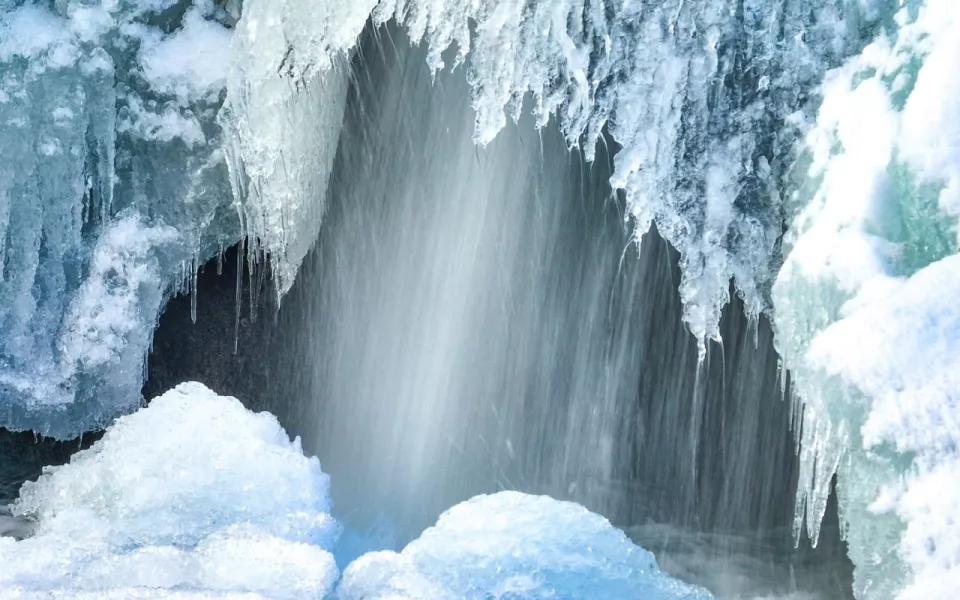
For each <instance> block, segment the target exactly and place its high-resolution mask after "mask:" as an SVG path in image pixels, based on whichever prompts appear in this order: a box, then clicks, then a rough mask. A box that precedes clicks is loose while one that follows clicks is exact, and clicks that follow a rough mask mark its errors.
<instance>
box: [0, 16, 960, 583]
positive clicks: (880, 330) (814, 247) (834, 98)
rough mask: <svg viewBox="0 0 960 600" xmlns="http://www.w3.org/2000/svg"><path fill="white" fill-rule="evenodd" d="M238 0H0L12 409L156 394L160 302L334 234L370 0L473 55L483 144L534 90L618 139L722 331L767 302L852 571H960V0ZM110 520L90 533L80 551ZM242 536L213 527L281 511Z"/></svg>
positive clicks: (0, 402) (54, 425)
mask: <svg viewBox="0 0 960 600" xmlns="http://www.w3.org/2000/svg"><path fill="white" fill-rule="evenodd" d="M238 7H239V2H234V1H227V2H215V1H214V0H196V1H195V2H188V1H186V0H143V1H136V0H102V1H101V2H90V1H87V0H57V1H56V2H39V1H31V0H27V1H26V2H24V1H21V0H13V1H12V2H11V1H10V0H0V140H2V143H0V165H2V166H0V426H5V427H11V428H17V429H34V430H36V431H38V432H42V433H46V434H52V435H56V436H61V437H67V436H71V435H74V434H76V433H79V432H81V431H84V430H87V429H90V428H93V427H97V426H101V425H104V424H106V423H108V422H109V421H110V420H111V419H112V418H114V417H115V416H116V415H117V414H120V413H123V412H128V411H130V410H132V409H133V408H135V407H136V406H137V404H138V402H139V394H138V388H139V385H140V382H141V379H142V376H143V356H144V353H145V352H146V350H147V348H148V347H149V342H150V337H151V331H152V329H153V327H154V324H155V322H156V318H157V314H158V312H159V310H160V309H161V307H162V305H163V302H164V299H165V298H166V297H167V295H168V294H170V293H171V291H172V290H173V289H174V287H175V286H176V285H177V284H178V282H179V283H182V282H184V281H189V280H190V277H191V276H192V274H193V271H194V269H195V268H196V265H197V263H198V262H199V261H200V260H201V259H203V258H205V257H209V256H212V255H214V254H215V253H216V252H217V251H218V250H220V249H222V248H223V247H224V246H226V245H229V244H233V243H235V242H237V241H238V240H240V239H241V238H242V237H243V236H248V238H249V241H250V244H251V245H252V247H253V248H254V249H255V250H256V254H260V255H265V256H269V259H270V260H271V261H272V265H273V272H274V274H275V276H276V277H277V280H278V283H279V286H278V287H279V289H280V291H281V292H282V291H284V290H286V289H288V288H289V286H290V284H291V283H292V281H293V278H294V276H295V273H296V271H297V268H298V266H299V264H300V261H301V260H302V259H303V257H304V255H305V254H306V252H307V250H308V249H309V247H310V245H311V244H312V243H313V241H314V239H315V238H316V235H317V231H318V230H319V224H320V217H321V216H322V212H323V206H324V191H325V187H326V180H327V177H328V175H329V170H330V166H331V164H332V160H333V156H334V152H335V150H336V147H337V144H338V135H339V122H340V119H341V117H342V111H343V103H344V96H345V91H346V87H347V83H348V73H347V71H346V68H345V66H344V63H345V59H346V58H348V56H349V53H350V52H351V51H352V49H353V47H354V45H355V44H356V41H357V39H358V37H359V35H360V32H361V31H362V29H363V28H364V27H365V26H366V24H367V23H368V21H369V20H370V19H372V21H373V23H375V24H382V23H383V22H385V21H387V20H389V19H396V20H397V21H399V22H401V23H402V24H403V25H405V26H406V27H407V29H408V30H409V32H410V34H411V37H412V38H413V39H415V40H420V41H422V42H423V43H425V44H427V45H428V47H429V49H430V50H429V59H428V60H429V63H430V65H431V66H432V67H433V68H435V69H439V68H442V67H445V66H452V65H461V64H462V65H464V68H465V69H466V70H467V75H468V79H469V81H470V83H471V86H472V92H473V107H474V109H475V110H476V112H477V121H476V141H477V142H478V143H481V144H484V143H488V142H489V141H490V140H491V139H493V137H494V136H495V135H496V134H497V132H498V131H499V130H500V129H502V128H503V126H504V124H505V123H506V122H507V120H508V119H509V118H516V116H517V115H518V114H519V111H520V109H521V106H522V105H523V102H524V100H525V99H532V105H533V107H534V113H535V116H536V118H538V119H539V120H540V122H546V120H547V119H548V118H549V117H550V115H555V116H556V118H557V119H558V121H559V123H560V124H561V126H562V128H563V130H564V133H565V135H566V136H567V139H568V142H569V143H570V144H579V145H580V146H582V147H583V148H584V150H585V152H586V154H587V155H588V156H589V155H591V153H592V151H593V149H594V148H595V147H596V144H597V143H602V142H604V141H606V140H608V139H610V140H612V141H614V142H616V144H617V145H618V146H619V148H618V151H617V153H616V172H615V175H614V177H613V181H612V183H613V185H614V186H615V187H616V188H618V189H621V190H622V191H623V192H624V194H625V196H626V198H627V200H628V205H629V207H630V212H631V215H632V217H633V219H634V220H635V223H636V228H637V233H638V235H639V234H642V233H643V232H644V231H645V230H646V229H647V228H648V227H649V226H650V224H651V223H653V222H655V223H656V224H657V227H658V229H659V231H660V233H661V234H662V235H663V237H664V238H665V239H667V240H668V241H669V242H670V243H671V244H672V245H673V246H674V247H676V248H677V249H678V250H679V251H680V253H681V266H682V269H683V279H682V281H681V282H680V293H681V296H682V298H683V301H684V304H685V307H686V310H685V316H684V318H685V321H686V322H687V324H688V325H689V327H690V329H691V331H692V333H693V334H694V335H695V336H697V338H698V339H699V340H701V344H703V343H704V341H705V340H707V339H711V338H713V339H716V338H717V336H718V330H717V323H718V320H719V313H720V309H721V307H722V306H723V305H724V304H725V302H726V301H727V299H728V297H727V294H728V284H729V280H730V278H731V277H732V278H733V279H734V280H735V283H736V288H737V290H738V292H739V293H741V294H742V295H743V296H744V298H745V301H746V304H747V307H748V308H747V310H748V312H749V313H750V314H751V316H756V315H757V314H758V313H759V312H760V311H762V310H764V309H766V308H769V307H770V297H771V296H772V305H773V310H774V316H775V320H776V326H777V335H778V344H779V349H780V351H781V352H782V355H783V358H784V362H785V365H786V367H787V368H788V369H789V370H790V372H791V374H792V376H793V378H794V381H795V384H796V391H797V393H798V396H799V399H800V400H799V402H798V407H802V409H798V411H801V410H802V414H801V415H800V419H801V423H802V433H801V438H802V439H801V440H800V443H801V451H802V452H803V456H804V465H805V467H804V472H803V484H804V485H802V486H801V502H800V504H799V507H800V510H799V512H798V528H799V526H800V525H801V524H802V523H803V521H804V520H805V521H806V526H807V527H808V528H809V529H810V530H811V531H812V532H813V533H814V534H815V533H816V530H817V527H818V523H819V520H820V518H821V517H822V515H823V512H824V510H825V506H826V497H827V492H828V488H829V482H830V479H831V478H832V476H833V475H834V473H835V472H836V473H838V475H839V491H840V500H841V509H842V511H843V518H844V521H845V523H846V529H847V535H848V536H849V539H850V541H851V556H852V557H853V559H854V561H855V562H856V563H857V566H858V574H857V578H858V590H859V593H860V594H861V595H863V596H867V597H880V598H885V597H890V596H892V595H894V594H897V593H900V594H902V595H903V596H904V597H920V596H921V595H924V594H926V595H927V596H934V597H935V596H936V595H937V593H938V592H937V589H939V590H941V591H942V590H946V589H953V588H951V584H953V583H956V582H957V577H958V576H957V574H956V565H957V564H958V563H960V551H958V550H957V548H956V545H955V544H956V542H955V541H954V539H953V538H956V537H957V536H953V537H951V536H950V535H949V534H951V533H953V532H955V530H956V526H955V524H954V522H953V521H950V520H949V519H950V518H951V515H952V514H953V513H954V512H955V510H954V509H955V507H957V500H956V498H955V496H954V495H953V491H952V490H950V486H947V485H943V486H940V485H938V483H937V482H939V481H944V482H955V481H956V480H957V477H960V473H958V472H957V470H956V469H957V468H958V467H957V456H956V450H955V448H956V445H957V438H958V435H960V434H958V433H957V424H956V418H955V416H953V415H954V413H955V408H956V402H955V400H954V399H953V394H954V392H953V391H951V390H953V389H955V387H956V386H955V385H954V383H955V382H953V381H952V379H950V378H951V377H952V373H953V372H957V369H956V365H954V364H953V363H951V362H950V361H951V359H952V357H953V356H956V353H955V352H953V350H954V348H953V345H952V344H954V343H956V342H954V341H953V338H955V337H956V336H955V335H954V336H951V332H956V329H950V327H954V324H955V317H954V312H953V310H952V309H951V306H950V302H949V301H948V299H949V298H950V291H951V290H952V289H953V288H952V286H953V285H954V280H956V275H957V268H958V266H957V262H956V259H955V258H953V257H952V255H954V254H955V253H956V251H957V232H956V218H957V216H958V211H960V192H958V190H960V179H958V178H960V162H958V160H957V156H960V152H958V150H960V149H958V147H957V143H956V140H957V139H960V126H958V124H960V115H958V114H957V108H956V107H957V106H960V87H958V85H960V84H958V83H957V78H955V77H953V76H952V73H951V72H950V65H951V64H955V62H956V60H957V58H960V46H958V42H957V40H960V25H958V19H960V17H958V13H960V11H958V9H957V8H956V7H957V5H956V3H955V2H953V0H915V1H909V2H896V1H894V0H780V1H779V2H767V1H763V0H744V1H741V2H731V1H726V0H696V1H691V0H664V1H662V2H656V3H650V2H647V3H628V2H623V3H604V2H599V1H597V0H550V1H544V2H537V3H530V2H526V1H523V0H500V1H497V2H494V1H493V0H474V1H472V2H469V3H464V2H457V1H450V2H444V1H440V0H436V1H432V2H420V1H417V0H410V1H407V2H399V1H396V0H329V1H325V2H317V1H315V0H247V1H246V2H244V7H243V8H244V15H243V16H242V18H241V17H240V15H239V10H238ZM238 19H239V21H238ZM234 26H235V30H234V31H235V32H234V33H231V31H230V28H232V27H234ZM873 38H875V39H874V41H873V42H872V43H870V44H869V45H866V47H865V48H864V47H863V46H864V45H865V42H864V40H866V39H873ZM851 55H853V58H849V57H850V56H851ZM451 59H452V60H451ZM848 59H849V60H848ZM833 67H837V68H836V69H835V70H833V71H830V72H829V73H828V74H827V76H826V80H825V82H824V84H823V86H822V88H820V90H819V91H817V90H814V89H813V88H812V86H814V85H815V84H816V83H818V82H819V81H820V80H821V78H822V76H823V74H824V72H826V71H827V69H829V68H833ZM227 88H228V89H229V93H225V90H226V89H227ZM821 96H822V98H823V103H822V106H820V107H819V109H818V108H817V106H818V105H819V99H820V97H821ZM224 100H226V103H225V105H224V108H223V110H221V103H223V102H224ZM815 113H816V114H815ZM604 130H606V131H607V132H608V133H609V138H607V137H605V136H603V135H602V132H603V131H604ZM798 139H802V141H803V142H804V144H803V145H805V147H806V150H805V151H804V152H803V153H801V154H799V155H797V154H796V148H797V147H798V145H797V144H796V143H795V142H797V141H798ZM790 165H792V170H791V169H790V168H788V167H790ZM792 179H795V181H793V183H792V184H790V185H792V186H793V187H792V188H791V187H790V185H787V182H788V181H791V180H792ZM785 189H786V191H787V192H788V193H787V194H786V195H783V192H784V190H785ZM784 219H786V220H787V221H788V222H789V223H790V232H789V233H788V235H787V236H786V238H785V239H784V241H783V244H784V246H783V252H782V254H783V256H784V260H785V262H784V265H783V268H782V269H780V270H779V274H778V275H776V283H773V279H774V276H775V274H776V273H777V271H778V268H779V260H780V258H779V257H780V255H781V253H780V248H779V243H780V241H779V234H780V230H781V223H782V222H783V220H784ZM771 285H772V286H773V290H772V292H771V291H770V288H771ZM852 341H857V342H861V341H862V342H863V344H869V345H858V346H857V347H856V348H852V347H851V346H850V344H851V343H853V342H852ZM129 422H130V421H122V422H121V423H129ZM134 422H136V419H134ZM121 431H122V429H121ZM104 446H106V447H107V448H109V446H107V445H106V443H105V444H104V445H101V446H100V448H101V449H102V448H103V447H104ZM87 456H88V459H89V460H92V459H90V458H89V457H90V456H93V455H87ZM73 468H79V467H68V468H65V469H63V470H61V471H57V472H56V473H54V474H53V475H52V476H50V477H49V478H48V479H44V480H43V481H44V482H46V484H49V482H50V481H66V478H67V476H66V475H62V474H61V475H59V479H58V475H57V473H70V472H71V471H70V469H73ZM931 487H937V488H940V487H942V488H944V489H941V490H938V492H939V493H937V494H931V493H928V492H927V491H926V490H928V489H930V488H931ZM954 487H955V486H954ZM38 489H39V488H38ZM37 493H39V492H37ZM27 497H28V498H29V497H30V496H29V494H28V495H27ZM37 497H38V498H39V496H37ZM23 506H26V505H23ZM38 506H39V505H38ZM97 506H99V505H97ZM88 508H90V507H88ZM36 510H40V508H37V509H36ZM90 510H93V509H92V508H90ZM66 514H68V515H69V514H74V513H72V512H68V513H66ZM39 516H40V517H41V522H45V521H44V519H47V518H48V517H45V516H43V515H42V514H41V515H39ZM49 518H50V519H53V520H51V521H50V523H51V524H50V529H49V531H47V532H46V533H44V530H42V531H41V532H40V534H39V535H38V536H37V537H36V538H34V540H33V541H31V542H30V543H31V544H42V543H43V540H44V539H48V540H49V539H52V538H48V537H45V536H49V535H55V532H56V531H57V529H56V527H54V525H53V524H54V523H60V521H59V520H58V519H60V516H57V517H55V518H54V517H49ZM64 518H66V517H64ZM98 518H105V517H98ZM74 525H75V524H74ZM59 526H60V525H57V527H59ZM68 526H70V527H73V525H70V523H69V522H68V521H67V522H65V524H64V525H63V527H68ZM71 531H73V530H71ZM112 531H113V529H110V530H109V531H107V532H106V533H105V534H104V536H105V537H99V538H96V539H94V538H95V537H96V536H93V537H83V536H80V535H78V536H77V537H76V540H72V539H71V540H70V543H71V544H73V542H74V541H75V542H76V544H79V545H70V546H69V547H70V548H74V549H77V554H76V555H75V556H73V555H72V556H71V557H68V558H67V559H65V560H66V561H67V562H65V563H63V564H66V565H74V564H80V563H74V562H72V561H73V560H74V559H76V560H80V559H81V558H82V557H83V556H85V555H84V554H83V552H86V551H87V550H89V547H87V546H83V544H87V543H90V544H109V543H114V542H115V540H114V541H111V540H112V538H110V535H112V533H111V532H112ZM51 532H53V533H51ZM88 533H89V532H88ZM221 533H222V535H223V536H226V537H225V538H224V537H209V539H207V538H205V539H204V541H203V543H205V544H216V543H221V542H223V543H228V544H234V543H236V544H242V543H245V542H244V540H249V539H251V538H250V536H254V535H259V534H254V533H251V532H249V531H240V530H230V531H224V532H221ZM125 535H126V534H125ZM211 535H212V534H211ZM271 535H272V534H271ZM130 539H131V540H134V538H130ZM77 540H79V541H77ZM218 540H219V541H218ZM224 540H226V541H224ZM134 541H135V542H136V540H134ZM24 543H26V542H21V543H19V544H24ZM136 543H141V544H147V545H149V544H153V543H154V541H150V540H140V541H139V542H136ZM10 544H12V542H7V541H4V545H5V546H0V549H2V548H4V547H7V548H9V547H10ZM26 547H30V546H29V545H28V546H26ZM90 547H92V546H90ZM98 547H105V546H98ZM145 547H146V546H145ZM17 548H24V546H22V545H18V546H17ZM84 548H87V550H84ZM200 549H201V543H200V542H199V541H197V542H196V548H194V549H192V550H190V552H187V553H186V554H176V556H173V555H171V557H168V558H169V560H170V561H172V562H171V563H170V564H174V563H176V564H180V563H177V562H176V561H179V560H181V559H182V560H184V561H187V562H189V563H190V564H192V565H199V564H200V563H201V562H202V552H201V551H200ZM7 551H9V550H7ZM152 551H153V550H151V552H152ZM158 551H159V550H158ZM177 552H181V553H182V552H183V551H180V550H178V551H177ZM281 554H282V553H281ZM399 556H400V557H403V556H405V554H401V555H399ZM127 559H129V560H139V559H137V558H136V556H134V555H130V556H127V557H126V558H125V559H124V560H127ZM389 560H390V561H401V560H406V559H402V558H400V559H393V558H391V559H389ZM190 561H193V562H190ZM198 561H199V562H198ZM91 564H92V563H91ZM104 564H106V563H104ZM391 564H394V563H393V562H391ZM396 564H399V563H396ZM108 566H109V565H106V566H103V568H104V569H107V568H108ZM98 568H99V567H98ZM171 568H172V567H171ZM197 568H199V567H197ZM174 571H175V569H174ZM104 572H106V571H104ZM163 572H164V573H166V572H167V571H163ZM171 572H173V571H171ZM78 573H79V571H78ZM73 576H74V575H69V576H68V575H64V577H68V578H69V577H73ZM84 576H86V575H84ZM18 577H19V575H18ZM76 577H80V575H76ZM91 577H92V575H91ZM198 577H199V575H198ZM38 581H39V580H38ZM65 581H66V580H65ZM78 581H79V580H73V579H71V580H70V581H68V583H69V584H70V585H74V584H76V585H80V584H79V583H77V582H78ZM191 581H194V582H195V581H196V580H191ZM34 583H35V582H34ZM17 585H21V586H22V585H26V584H24V583H23V582H20V583H18V584H17ZM191 585H192V584H191ZM198 585H199V584H198ZM927 586H941V587H940V588H937V589H935V588H934V587H927ZM80 587H82V586H80ZM184 593H186V592H184Z"/></svg>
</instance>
